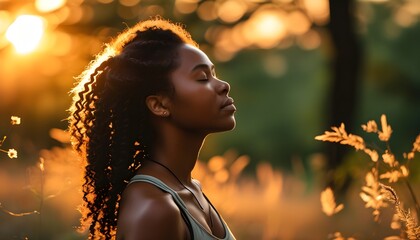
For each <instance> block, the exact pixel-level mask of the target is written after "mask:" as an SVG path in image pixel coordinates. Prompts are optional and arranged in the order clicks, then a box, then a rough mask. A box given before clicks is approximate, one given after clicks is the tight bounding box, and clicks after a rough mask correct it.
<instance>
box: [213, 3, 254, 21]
mask: <svg viewBox="0 0 420 240" xmlns="http://www.w3.org/2000/svg"><path fill="white" fill-rule="evenodd" d="M247 9H248V7H247V5H246V3H244V2H243V1H239V0H228V1H225V2H223V3H222V4H221V5H220V6H219V8H218V11H217V14H218V16H219V18H220V19H221V20H223V21H224V22H227V23H233V22H236V21H238V20H239V19H240V18H241V17H242V16H243V15H244V14H245V12H246V10H247Z"/></svg>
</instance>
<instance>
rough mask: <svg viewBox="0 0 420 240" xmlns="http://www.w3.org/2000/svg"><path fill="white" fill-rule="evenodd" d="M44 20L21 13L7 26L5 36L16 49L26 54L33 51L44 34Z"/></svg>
mask: <svg viewBox="0 0 420 240" xmlns="http://www.w3.org/2000/svg"><path fill="white" fill-rule="evenodd" d="M44 28H45V25H44V20H43V19H42V18H41V17H38V16H34V15H21V16H19V17H18V18H16V20H15V21H14V22H13V23H12V24H11V25H10V26H9V28H8V29H7V31H6V38H7V40H9V41H10V42H11V43H12V44H13V46H14V47H15V49H16V51H17V52H18V53H20V54H27V53H30V52H32V51H34V50H35V49H36V48H37V47H38V45H39V43H40V41H41V39H42V36H43V35H44Z"/></svg>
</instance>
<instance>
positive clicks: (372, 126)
mask: <svg viewBox="0 0 420 240" xmlns="http://www.w3.org/2000/svg"><path fill="white" fill-rule="evenodd" d="M362 128H363V130H364V131H365V132H368V133H371V132H373V133H376V132H378V125H376V122H375V121H373V120H370V121H368V122H367V124H366V125H364V124H363V125H362Z"/></svg>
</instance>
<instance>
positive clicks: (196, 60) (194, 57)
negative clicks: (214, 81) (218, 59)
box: [177, 44, 213, 72]
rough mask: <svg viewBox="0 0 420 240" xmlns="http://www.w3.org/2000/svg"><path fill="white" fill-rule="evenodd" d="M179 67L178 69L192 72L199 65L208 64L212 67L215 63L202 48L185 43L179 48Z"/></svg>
mask: <svg viewBox="0 0 420 240" xmlns="http://www.w3.org/2000/svg"><path fill="white" fill-rule="evenodd" d="M178 56H179V67H178V69H177V70H181V71H183V72H184V71H188V72H191V71H193V69H194V68H195V67H196V66H198V65H207V66H208V67H209V68H212V66H213V63H212V62H211V61H210V59H209V58H208V56H207V55H206V54H205V53H204V52H203V51H201V50H200V49H198V48H196V47H194V46H192V45H189V44H183V45H181V46H180V47H179V49H178Z"/></svg>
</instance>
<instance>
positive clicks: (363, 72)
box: [0, 0, 420, 239]
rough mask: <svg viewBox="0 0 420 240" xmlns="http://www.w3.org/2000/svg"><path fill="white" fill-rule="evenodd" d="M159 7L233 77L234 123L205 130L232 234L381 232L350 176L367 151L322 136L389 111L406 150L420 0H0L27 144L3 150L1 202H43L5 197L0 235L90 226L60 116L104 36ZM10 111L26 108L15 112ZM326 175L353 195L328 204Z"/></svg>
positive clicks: (205, 172)
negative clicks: (328, 212) (329, 208)
mask: <svg viewBox="0 0 420 240" xmlns="http://www.w3.org/2000/svg"><path fill="white" fill-rule="evenodd" d="M155 15H160V16H162V17H164V18H169V19H171V20H173V21H175V22H182V23H183V24H185V26H186V28H187V30H188V31H190V32H191V34H192V36H193V38H194V39H195V40H196V41H197V42H198V43H199V44H200V47H201V48H202V49H203V50H204V51H205V52H206V53H207V54H208V55H209V57H210V58H211V59H212V60H213V62H214V63H215V65H216V67H217V71H218V75H219V76H220V78H221V79H223V80H225V81H228V82H229V83H230V85H231V96H232V97H233V98H234V99H235V105H236V106H237V108H238V111H237V113H236V119H237V127H236V129H235V130H234V131H231V132H226V133H221V134H215V135H211V136H209V137H208V139H207V141H206V144H205V146H204V148H203V150H202V153H201V155H200V163H199V165H200V166H201V167H198V168H199V169H198V170H197V171H196V174H197V175H196V177H197V178H199V179H201V180H202V181H203V182H204V183H206V184H205V185H204V186H205V189H206V187H207V190H206V191H207V192H208V195H210V196H211V199H212V200H213V201H214V202H215V205H216V206H218V207H219V208H220V209H221V212H222V215H224V216H225V218H226V219H227V220H228V222H229V223H230V225H232V230H233V231H234V233H235V234H236V235H237V237H238V239H326V238H327V237H328V234H330V233H334V231H336V230H337V229H340V231H343V232H346V233H348V234H349V235H352V234H353V236H356V237H359V238H360V239H363V236H364V235H363V234H364V233H366V234H368V233H371V232H372V228H375V229H376V232H377V233H378V234H379V235H376V237H378V238H379V236H382V235H381V234H383V235H386V234H387V232H386V231H383V230H381V229H382V228H381V227H380V226H378V225H377V224H376V223H375V224H374V223H372V221H371V219H370V218H371V216H370V214H371V213H370V212H369V211H366V210H365V209H363V204H362V203H361V202H360V199H359V198H358V196H357V191H359V189H360V188H358V187H357V186H356V187H354V186H355V185H356V184H357V183H360V182H361V181H363V179H360V178H363V177H360V176H361V173H360V171H363V170H364V169H366V167H367V164H365V163H364V161H363V160H360V158H362V159H363V158H364V157H361V156H360V155H358V154H355V153H353V152H349V151H348V150H347V148H341V147H338V146H336V145H334V144H327V143H321V142H318V141H315V140H314V137H315V136H316V135H319V134H322V133H323V132H324V130H328V129H329V128H330V126H332V125H335V126H336V125H339V124H340V123H341V122H344V123H345V124H346V127H347V129H348V130H349V131H351V132H354V133H356V134H360V133H361V131H362V129H361V128H360V124H362V123H366V122H367V121H368V120H371V119H374V120H377V121H378V120H379V117H380V115H381V114H386V115H387V117H388V123H390V124H391V126H393V129H394V133H393V137H392V139H391V143H392V148H393V150H394V152H395V153H396V155H397V156H402V153H403V152H404V151H410V150H411V148H412V142H413V141H414V139H415V138H416V136H417V135H418V134H419V133H420V47H419V46H418V45H419V39H420V1H418V0H336V1H334V0H330V1H328V0H271V1H261V0H202V1H199V0H175V1H164V0H162V1H159V0H0V137H3V136H7V140H6V141H5V142H4V144H3V146H2V148H3V149H8V148H15V149H17V150H18V156H19V157H18V158H17V159H9V158H8V157H7V154H3V155H0V167H1V168H0V203H1V205H0V207H1V208H4V209H7V210H9V211H12V212H14V213H24V212H31V211H33V210H36V209H38V210H42V211H40V212H41V214H37V213H34V214H29V215H27V216H22V217H17V216H11V215H10V214H7V213H5V212H0V239H26V238H27V239H84V238H86V235H83V234H79V233H77V232H76V227H77V226H78V217H79V214H78V212H77V209H76V207H77V205H78V204H79V203H80V193H79V190H78V186H79V185H80V176H81V170H80V168H79V167H78V163H77V158H76V157H75V156H74V155H73V153H72V152H71V150H70V149H69V146H68V145H69V144H68V141H67V136H66V134H65V133H64V132H63V131H62V130H65V129H66V127H67V122H66V118H67V115H68V113H67V109H68V107H69V105H70V100H71V99H70V97H69V91H70V89H71V88H72V87H73V86H74V84H75V80H74V78H75V77H76V76H77V75H78V74H80V73H81V72H82V71H83V69H84V67H85V66H86V65H87V64H88V63H89V61H91V60H92V59H93V57H94V55H95V54H97V53H99V51H100V50H101V48H102V47H103V45H104V43H106V42H109V41H110V40H111V39H112V37H113V36H115V35H117V34H118V33H119V32H121V31H122V30H124V29H126V28H127V27H129V26H132V25H134V24H135V23H136V22H138V21H139V20H144V19H148V18H150V17H151V16H155ZM10 116H19V117H21V118H22V123H21V124H20V125H18V126H11V125H10ZM40 157H42V159H44V160H43V161H42V162H41V160H40ZM417 159H418V158H417ZM41 163H42V167H41V165H40V164H41ZM413 164H414V165H411V167H412V168H413V169H416V167H417V168H418V166H419V164H418V161H417V162H413ZM200 169H201V170H200ZM417 171H418V170H417ZM418 176H419V174H417V172H416V171H415V170H413V173H412V174H411V176H410V177H411V180H412V181H413V182H414V183H418V181H419V179H418V178H419V177H418ZM325 186H333V187H334V188H335V189H337V190H338V192H339V194H341V195H339V196H342V197H341V198H340V199H341V200H343V201H347V202H349V203H350V205H355V206H354V208H353V209H359V211H352V210H349V209H350V207H346V208H345V210H344V212H343V213H341V215H339V216H337V217H338V220H335V221H332V220H331V219H329V218H327V217H326V216H325V215H323V214H322V212H321V205H320V203H319V192H320V189H322V188H323V187H325ZM355 192H356V193H355ZM227 196H229V197H227ZM261 205H263V206H261ZM359 205H360V206H359ZM354 218H358V219H366V220H365V221H366V223H365V222H363V221H361V222H360V223H359V224H355V223H354V221H353V222H352V223H351V224H350V223H349V222H348V219H354ZM356 232H357V233H358V234H359V235H357V234H355V233H356Z"/></svg>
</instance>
